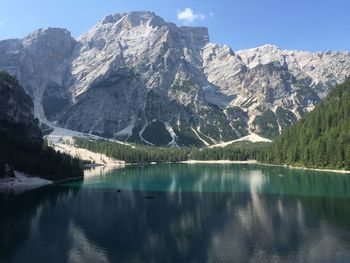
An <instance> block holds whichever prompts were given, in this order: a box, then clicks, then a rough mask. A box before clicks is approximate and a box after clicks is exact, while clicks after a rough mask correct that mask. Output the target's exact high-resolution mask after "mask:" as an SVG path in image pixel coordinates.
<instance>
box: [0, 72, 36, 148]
mask: <svg viewBox="0 0 350 263" xmlns="http://www.w3.org/2000/svg"><path fill="white" fill-rule="evenodd" d="M13 124H15V125H17V124H19V125H21V126H22V127H25V130H26V136H27V137H28V138H27V139H29V140H32V141H33V142H38V143H42V135H41V131H40V129H39V127H38V120H37V119H35V118H34V112H33V103H32V100H31V98H30V97H29V96H28V95H27V94H26V93H25V92H24V90H23V89H22V87H21V86H20V85H19V83H18V81H17V80H16V79H15V78H14V77H13V76H11V75H9V74H8V73H6V72H2V71H0V131H2V130H3V129H7V128H8V127H9V126H10V125H13Z"/></svg>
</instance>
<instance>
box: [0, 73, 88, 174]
mask: <svg viewBox="0 0 350 263" xmlns="http://www.w3.org/2000/svg"><path fill="white" fill-rule="evenodd" d="M12 169H15V170H19V171H22V172H26V173H28V174H32V175H39V176H42V177H45V178H47V179H52V180H56V179H62V178H66V177H70V176H73V177H75V176H82V175H83V170H82V165H81V162H80V161H79V160H78V159H76V158H71V157H70V156H68V155H65V154H60V153H57V152H55V151H54V150H53V149H52V148H50V147H47V146H46V145H45V144H44V140H43V138H42V133H41V131H40V128H39V126H38V120H37V119H35V118H34V110H33V102H32V100H31V98H30V97H29V96H28V95H27V94H26V93H25V92H24V90H23V88H22V87H21V86H20V84H19V83H18V81H17V79H16V78H15V77H13V76H11V75H9V74H8V73H6V72H1V71H0V177H3V176H6V175H10V176H14V173H13V171H12Z"/></svg>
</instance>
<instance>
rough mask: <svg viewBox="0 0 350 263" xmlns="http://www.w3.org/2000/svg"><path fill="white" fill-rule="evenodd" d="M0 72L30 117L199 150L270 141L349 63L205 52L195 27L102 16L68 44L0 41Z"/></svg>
mask: <svg viewBox="0 0 350 263" xmlns="http://www.w3.org/2000/svg"><path fill="white" fill-rule="evenodd" d="M0 69H5V70H6V71H8V72H11V73H13V74H15V75H17V76H18V79H19V81H20V83H21V84H22V86H23V87H24V88H25V89H26V91H27V93H28V94H30V95H31V96H32V97H33V99H34V105H35V114H36V116H39V117H40V118H48V119H49V120H50V121H56V123H58V124H59V125H61V126H64V127H66V128H69V129H73V130H78V131H82V132H87V133H94V134H99V135H102V136H107V137H114V138H118V139H123V140H129V141H134V142H142V143H147V144H156V145H157V144H164V142H167V141H169V142H168V143H165V144H169V145H176V144H178V145H193V144H197V145H200V144H213V143H216V142H220V141H228V140H233V139H237V138H240V137H242V136H245V135H247V134H249V133H250V132H254V133H258V134H259V135H261V136H266V137H270V138H273V136H275V135H276V134H278V133H279V132H280V131H281V130H282V129H284V128H286V127H288V126H289V125H291V124H292V123H294V122H295V121H296V120H297V119H298V118H300V117H302V116H303V114H304V113H305V112H307V111H310V110H312V109H313V107H314V105H315V104H316V103H317V102H319V101H320V99H322V98H323V97H324V96H325V95H326V94H327V93H328V92H329V90H330V89H331V88H332V87H333V86H334V85H335V84H337V83H339V82H341V81H343V80H344V79H345V77H346V76H347V75H349V74H350V54H349V52H317V53H313V52H306V51H296V50H292V51H289V50H283V49H280V48H279V47H277V46H274V45H264V46H261V47H257V48H251V49H246V50H240V51H236V52H235V51H233V50H232V49H231V48H230V47H229V46H228V45H217V44H213V43H210V42H209V34H208V29H207V28H205V27H188V26H177V25H175V24H174V23H171V22H167V21H164V20H163V19H162V18H161V17H159V16H157V15H156V14H155V13H153V12H139V11H138V12H129V13H120V14H112V15H109V16H106V17H105V18H103V19H102V20H101V21H100V22H99V23H97V24H96V25H95V26H94V27H92V28H91V29H90V30H88V31H87V32H86V33H85V34H83V35H82V36H81V37H80V38H78V39H77V40H75V39H73V38H72V37H71V35H70V33H69V31H68V30H65V29H59V28H48V29H40V30H37V31H35V32H34V33H32V34H30V35H29V36H28V37H26V38H24V39H17V40H7V41H0ZM155 131H157V134H160V136H159V137H162V138H159V141H155V137H154V136H152V134H154V132H155Z"/></svg>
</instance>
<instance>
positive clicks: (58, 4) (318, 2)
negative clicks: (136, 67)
mask: <svg viewBox="0 0 350 263" xmlns="http://www.w3.org/2000/svg"><path fill="white" fill-rule="evenodd" d="M133 10H149V11H154V12H155V13H157V14H158V15H160V16H162V17H163V18H164V19H165V20H167V21H171V22H174V23H176V24H178V25H193V26H206V27H208V28H209V34H210V40H211V42H213V43H219V44H228V45H230V46H231V47H232V48H233V49H234V50H238V49H243V48H250V47H256V46H260V45H263V44H267V43H268V44H275V45H277V46H280V47H281V48H285V49H300V50H311V51H319V50H320V51H323V50H324V51H325V50H350V0H241V1H236V0H202V1H200V0H171V1H170V0H84V1H83V0H59V1H58V0H57V1H53V0H2V1H1V3H0V39H7V38H14V37H23V36H25V35H27V34H28V33H30V32H32V31H33V30H35V29H37V28H44V27H49V26H51V27H65V28H67V29H69V30H70V31H71V32H72V35H73V36H75V37H78V36H80V35H81V34H82V33H84V32H85V31H87V30H88V29H89V28H90V27H91V26H93V25H94V24H95V23H96V22H97V21H98V20H100V19H101V18H102V17H104V16H105V15H107V14H112V13H117V12H127V11H133Z"/></svg>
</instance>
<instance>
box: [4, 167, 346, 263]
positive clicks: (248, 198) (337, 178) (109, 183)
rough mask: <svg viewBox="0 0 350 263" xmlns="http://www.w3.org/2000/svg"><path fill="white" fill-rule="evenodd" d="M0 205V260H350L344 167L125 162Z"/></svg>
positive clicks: (13, 196)
mask: <svg viewBox="0 0 350 263" xmlns="http://www.w3.org/2000/svg"><path fill="white" fill-rule="evenodd" d="M118 190H120V191H118ZM0 207H1V214H0V234H1V238H0V262H350V176H349V175H343V174H335V173H323V172H311V171H301V170H291V169H286V168H282V167H266V166H258V165H213V164H210V165H203V164H196V165H186V164H161V165H145V166H131V167H127V168H125V169H119V170H115V171H112V172H106V173H102V174H101V175H99V176H93V177H88V178H85V180H84V181H75V182H71V183H67V184H64V185H59V186H55V187H48V188H43V189H39V190H36V191H32V192H27V193H24V194H20V195H8V194H6V195H5V194H1V195H0Z"/></svg>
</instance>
